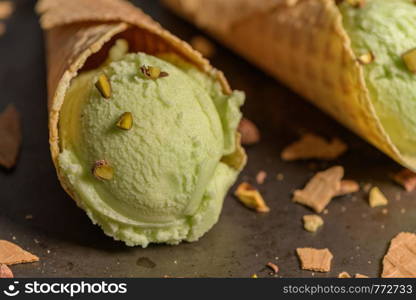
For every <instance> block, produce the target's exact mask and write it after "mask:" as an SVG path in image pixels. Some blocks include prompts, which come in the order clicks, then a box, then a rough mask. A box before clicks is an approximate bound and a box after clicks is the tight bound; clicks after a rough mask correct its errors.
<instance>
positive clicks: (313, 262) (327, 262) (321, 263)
mask: <svg viewBox="0 0 416 300" xmlns="http://www.w3.org/2000/svg"><path fill="white" fill-rule="evenodd" d="M296 253H297V255H298V257H299V260H300V263H301V267H302V269H303V270H310V271H315V272H329V271H331V261H332V258H333V257H334V256H333V255H332V253H331V252H330V251H329V250H328V249H327V248H325V249H315V248H297V249H296Z"/></svg>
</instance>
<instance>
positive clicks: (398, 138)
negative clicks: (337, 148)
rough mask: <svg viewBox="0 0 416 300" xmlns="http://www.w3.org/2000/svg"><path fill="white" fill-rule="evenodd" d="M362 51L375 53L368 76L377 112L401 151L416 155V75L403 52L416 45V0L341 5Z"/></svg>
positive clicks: (357, 50) (358, 50) (349, 30)
mask: <svg viewBox="0 0 416 300" xmlns="http://www.w3.org/2000/svg"><path fill="white" fill-rule="evenodd" d="M340 9H341V12H342V15H343V22H344V27H345V29H346V31H347V33H348V35H349V37H350V39H351V44H352V48H353V50H354V52H355V54H356V55H357V57H359V56H361V55H363V54H367V53H370V52H371V53H373V55H374V58H375V59H374V61H373V62H371V63H369V64H367V65H365V66H364V76H365V80H366V83H367V87H368V90H369V92H370V95H371V99H372V101H373V104H374V107H375V110H376V113H377V115H378V117H379V118H380V121H381V123H382V125H383V127H384V128H385V130H386V132H387V134H388V135H389V136H390V138H391V139H392V141H393V143H394V144H395V145H396V146H397V147H398V149H399V150H400V152H401V153H402V154H403V155H404V156H407V157H411V156H413V157H414V156H415V155H416V75H415V74H414V73H412V72H411V71H409V69H408V68H407V67H406V65H405V63H404V61H403V59H402V55H403V54H404V53H406V52H408V51H409V50H411V49H414V48H416V5H415V4H414V1H412V0H367V1H366V4H365V5H364V6H363V7H361V8H354V7H352V6H351V5H350V4H348V3H345V1H344V3H343V4H342V5H340Z"/></svg>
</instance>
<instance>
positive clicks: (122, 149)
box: [58, 40, 244, 246]
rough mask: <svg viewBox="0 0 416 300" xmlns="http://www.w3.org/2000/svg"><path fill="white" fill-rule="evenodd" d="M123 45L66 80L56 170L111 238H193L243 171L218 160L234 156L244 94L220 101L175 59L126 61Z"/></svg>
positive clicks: (139, 56)
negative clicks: (100, 62)
mask: <svg viewBox="0 0 416 300" xmlns="http://www.w3.org/2000/svg"><path fill="white" fill-rule="evenodd" d="M126 44H127V42H126V41H124V40H119V41H118V42H117V44H116V46H115V47H114V48H113V49H112V50H111V51H110V55H111V54H113V56H116V57H111V56H110V58H109V60H108V62H107V64H106V65H105V66H103V67H100V68H98V69H95V70H92V71H88V72H85V73H81V74H80V75H79V76H78V77H76V78H75V79H74V80H73V82H72V83H71V87H70V88H69V91H68V93H67V95H66V98H65V101H64V105H63V107H62V110H61V121H60V123H59V130H60V136H61V149H62V150H61V153H60V155H59V160H58V161H59V167H60V168H61V170H62V174H63V175H64V176H65V177H67V180H68V182H69V183H70V184H71V185H72V187H73V189H74V191H75V193H77V194H78V196H79V197H78V202H79V204H80V206H81V207H83V208H84V209H85V210H86V211H87V213H88V215H89V217H90V218H91V219H92V220H93V221H94V222H96V223H98V224H99V225H100V226H101V227H102V228H103V230H104V231H105V232H106V233H107V234H108V235H110V236H113V237H114V238H116V239H119V240H122V241H125V242H126V244H128V245H141V246H147V245H148V244H149V243H152V242H158V243H160V242H165V243H169V244H177V243H179V242H180V241H182V240H186V241H195V240H197V239H198V238H200V237H201V235H202V234H204V233H205V232H207V231H208V230H209V229H210V228H211V227H212V226H213V225H214V224H215V223H216V222H217V220H218V217H219V214H220V211H221V207H222V202H223V199H224V196H225V194H226V192H227V190H228V189H229V187H230V186H231V185H232V184H233V183H234V181H235V179H236V177H237V175H238V173H239V171H240V170H241V167H242V166H240V167H239V168H234V167H232V166H230V165H227V164H226V163H224V162H222V161H221V160H222V159H223V157H226V156H228V155H232V154H233V153H234V152H235V151H236V130H237V126H238V123H239V121H240V119H241V113H240V110H239V108H240V106H241V105H242V104H243V102H244V95H243V93H241V92H233V93H232V94H231V95H225V94H224V93H223V92H222V90H221V86H220V85H219V83H217V82H215V81H214V80H213V79H212V78H210V77H209V76H207V75H205V74H203V73H202V72H200V71H199V70H197V69H196V68H195V67H193V66H192V65H190V64H187V63H185V62H184V61H181V60H180V59H179V58H177V57H175V56H174V55H172V54H168V55H162V56H161V58H158V57H156V56H152V55H148V54H145V53H131V54H123V53H122V51H120V50H118V49H117V48H121V49H124V48H127V47H126ZM114 53H115V54H116V55H114ZM126 118H127V119H126ZM123 122H124V124H123Z"/></svg>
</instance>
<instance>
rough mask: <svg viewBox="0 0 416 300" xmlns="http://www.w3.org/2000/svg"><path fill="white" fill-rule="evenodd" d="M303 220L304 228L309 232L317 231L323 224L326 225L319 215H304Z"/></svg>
mask: <svg viewBox="0 0 416 300" xmlns="http://www.w3.org/2000/svg"><path fill="white" fill-rule="evenodd" d="M302 220H303V228H304V229H305V230H306V231H309V232H316V231H317V230H318V229H319V228H320V227H321V226H322V225H324V220H323V219H322V218H321V217H320V216H318V215H304V216H303V217H302Z"/></svg>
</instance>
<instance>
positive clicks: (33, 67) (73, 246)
mask: <svg viewBox="0 0 416 300" xmlns="http://www.w3.org/2000/svg"><path fill="white" fill-rule="evenodd" d="M15 2H16V5H17V9H16V12H15V14H14V15H13V16H12V18H11V19H9V20H8V21H7V33H6V34H5V35H4V36H2V37H0V90H1V92H0V110H3V109H4V107H5V106H6V105H7V104H8V103H14V104H15V105H16V106H17V107H18V109H19V111H20V112H21V113H22V117H23V147H22V151H21V155H20V159H19V162H18V165H17V167H16V168H15V169H13V170H11V171H6V170H4V169H0V239H6V240H10V241H14V242H15V243H17V244H18V245H20V246H22V247H24V248H25V249H28V250H29V251H32V252H33V253H34V254H36V255H38V256H39V257H40V259H41V260H40V262H38V263H33V264H24V265H17V266H13V267H12V269H13V271H14V273H15V275H16V276H17V277H82V276H85V277H110V276H111V277H162V276H164V275H168V276H173V277H249V276H251V275H252V274H253V273H257V274H258V275H259V277H270V275H269V270H267V269H266V268H265V267H264V265H265V264H266V263H267V262H269V261H272V262H276V263H277V264H278V265H279V267H280V273H279V275H280V276H282V277H309V276H326V277H331V276H336V275H337V274H338V273H339V272H341V271H348V272H350V273H351V274H354V273H358V272H359V273H363V274H367V275H370V276H379V274H380V271H381V259H382V257H383V255H384V254H385V252H386V250H387V247H388V243H389V241H390V239H391V238H392V237H394V236H395V235H396V234H397V233H399V232H401V231H411V232H413V231H414V230H415V227H416V210H414V209H413V207H414V206H415V204H414V201H415V199H414V198H415V197H414V196H415V194H414V193H405V192H403V191H402V189H401V188H400V187H399V186H396V185H395V184H394V183H393V182H392V181H391V180H390V179H389V174H390V173H392V172H395V171H397V170H399V169H400V166H398V165H397V164H396V163H394V162H393V161H392V160H390V159H389V158H388V157H386V156H385V155H383V154H382V153H380V152H379V151H378V150H376V149H374V148H373V147H371V146H370V145H368V144H367V143H366V142H364V141H363V140H361V139H360V138H358V137H357V136H355V135H354V134H352V133H351V132H349V131H348V130H346V129H344V128H343V127H342V126H341V125H339V124H338V123H336V122H335V121H333V120H332V119H330V118H329V117H327V116H326V115H324V114H323V113H322V112H320V111H319V110H318V109H316V108H315V107H313V106H312V105H310V104H309V103H307V102H306V101H304V100H303V99H301V98H300V97H299V96H297V95H295V94H294V93H293V92H291V91H290V90H288V89H287V88H285V87H284V86H282V85H281V84H280V83H279V82H277V81H275V80H274V79H273V78H271V77H269V76H267V75H266V74H264V73H263V72H261V71H259V70H258V69H256V68H255V67H254V66H252V65H250V64H249V63H247V62H246V61H244V60H243V59H241V58H239V57H238V56H236V55H234V54H233V53H231V52H230V51H228V50H226V49H224V48H223V47H221V46H220V45H216V46H217V55H216V56H215V57H214V58H213V59H212V60H211V61H212V64H213V65H214V66H216V67H217V68H219V69H222V70H223V71H224V72H225V74H226V75H227V77H228V79H229V81H230V83H231V86H232V87H233V88H235V89H241V90H244V91H245V92H246V94H247V102H246V105H245V107H244V109H243V110H244V113H245V115H246V116H247V117H248V118H250V119H252V120H254V121H255V122H256V123H257V124H258V126H259V128H260V130H261V132H262V134H263V139H262V142H261V143H260V144H258V145H256V146H253V147H250V148H248V149H247V151H248V155H249V163H248V166H247V168H246V169H245V171H244V172H243V174H242V175H241V177H240V179H239V182H241V181H242V180H249V181H251V182H254V178H255V175H256V174H257V172H258V171H260V170H265V171H266V172H267V173H268V178H267V180H266V182H265V184H264V185H262V186H259V188H260V190H261V192H262V193H263V196H264V198H265V199H266V201H267V203H268V205H269V206H270V207H271V212H270V213H269V214H256V213H255V212H253V211H250V210H248V209H246V208H244V207H243V206H242V205H240V204H239V203H238V202H237V201H236V199H235V198H234V197H233V196H231V195H229V196H228V197H227V198H226V199H225V203H224V210H223V213H222V216H221V219H220V221H219V223H218V224H217V225H216V226H215V227H214V228H213V229H212V230H211V231H210V232H209V233H208V234H206V235H205V236H204V237H203V238H202V239H201V240H200V241H199V242H196V243H192V244H189V243H183V244H181V245H179V246H176V247H172V246H166V245H152V246H150V247H148V248H147V249H142V248H139V247H137V248H129V247H126V246H125V245H124V244H123V243H121V242H115V241H113V240H112V239H111V238H109V237H107V236H105V235H104V234H103V233H102V231H101V230H100V228H98V227H97V226H94V225H92V223H91V222H90V220H89V219H88V217H87V216H86V215H85V213H84V212H83V211H82V210H80V209H79V208H77V207H76V205H75V203H74V201H73V200H71V199H70V198H69V197H68V196H67V195H66V194H65V192H64V191H63V189H62V188H61V187H60V185H59V183H58V180H57V177H56V175H55V170H54V168H53V166H52V162H51V159H50V155H49V149H48V130H47V111H46V99H47V95H46V74H45V58H44V48H43V47H44V46H43V38H42V31H41V29H40V28H39V26H38V21H37V17H36V15H35V13H34V12H33V5H34V2H35V1H31V0H16V1H15ZM133 2H135V3H136V4H137V5H139V6H141V7H142V8H143V10H144V11H145V12H147V13H149V14H150V15H151V16H153V17H154V18H155V19H156V20H158V21H159V22H160V23H161V24H162V25H163V26H165V27H166V28H167V29H169V30H170V31H172V32H173V33H175V34H177V35H178V36H179V37H181V38H182V39H184V40H188V41H189V40H190V38H192V37H193V36H195V35H200V34H202V33H201V32H199V31H198V30H196V29H195V28H194V27H192V26H191V25H189V24H187V23H186V22H184V21H182V20H181V19H179V18H177V17H176V16H174V15H173V14H171V13H170V12H169V11H168V10H166V9H165V8H162V7H161V6H160V4H159V3H158V1H149V0H148V1H146V0H142V1H133ZM305 131H312V132H315V133H318V134H321V135H324V136H327V137H334V136H338V137H341V138H342V139H344V140H345V141H346V142H347V143H348V145H349V147H350V149H349V151H348V153H347V154H345V155H344V156H343V157H342V158H341V159H340V160H338V161H335V162H331V163H322V162H313V163H312V164H311V162H295V163H284V162H282V161H281V160H280V158H279V156H280V151H281V150H282V149H283V147H284V146H286V145H287V144H288V143H290V142H292V141H294V140H295V139H296V138H297V137H298V136H299V134H300V133H302V132H305ZM334 164H341V165H343V166H344V167H345V169H346V178H350V179H355V180H358V181H359V182H360V183H361V184H362V185H364V184H366V183H371V184H374V185H377V186H379V187H380V188H381V189H382V191H383V192H385V194H386V195H387V196H388V198H389V199H390V203H389V205H388V211H389V212H388V214H387V215H383V214H382V212H381V210H382V208H375V209H372V208H370V207H369V205H368V202H367V195H366V193H365V192H364V191H362V192H359V193H357V194H356V195H354V196H345V197H341V198H338V199H335V200H333V201H332V203H331V204H330V205H329V206H328V210H329V213H328V214H327V215H323V218H324V220H325V225H324V227H323V228H322V229H321V230H319V232H317V233H315V234H311V233H308V232H306V231H304V230H303V228H302V221H301V218H302V216H303V215H304V214H308V213H311V211H310V210H308V209H307V208H305V207H303V206H300V205H297V204H294V203H292V202H291V193H292V192H293V190H294V189H296V188H301V187H303V185H304V184H305V182H307V180H308V179H309V178H310V177H311V176H312V175H313V173H314V172H316V171H317V170H321V169H324V168H326V167H328V166H331V165H334ZM277 173H282V174H284V180H283V181H277V180H276V174H277ZM29 214H30V215H33V219H29V220H28V219H26V218H25V216H26V215H29ZM306 246H310V247H318V248H326V247H327V248H329V249H330V250H331V251H332V253H333V254H334V259H333V267H332V270H331V272H330V273H327V274H318V273H315V274H312V272H310V271H302V270H300V268H299V262H298V259H297V257H296V255H295V249H296V248H297V247H306ZM277 258H278V259H277Z"/></svg>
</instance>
